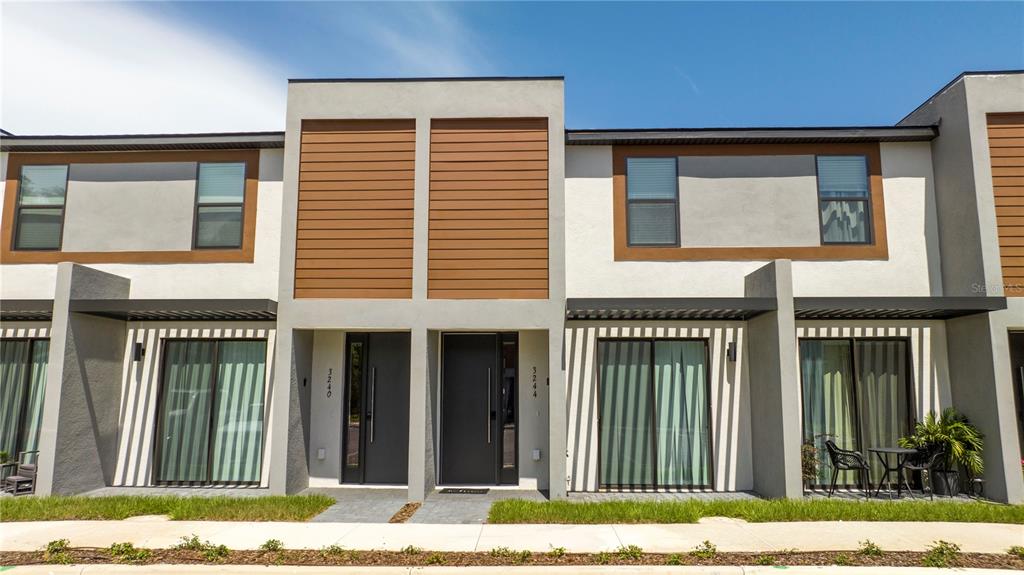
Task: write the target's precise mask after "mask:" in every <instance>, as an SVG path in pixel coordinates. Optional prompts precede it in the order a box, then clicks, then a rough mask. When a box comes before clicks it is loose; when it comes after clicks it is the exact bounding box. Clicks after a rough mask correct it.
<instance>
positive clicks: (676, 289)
mask: <svg viewBox="0 0 1024 575" xmlns="http://www.w3.org/2000/svg"><path fill="white" fill-rule="evenodd" d="M881 153H882V177H883V183H882V185H883V191H884V195H885V217H886V229H887V233H888V238H889V241H888V244H889V258H888V259H887V260H877V261H872V260H859V261H858V260H852V261H794V262H793V291H794V295H796V296H852V295H860V296H883V295H884V296H927V295H941V279H940V278H941V271H940V269H939V268H940V266H939V258H938V253H939V251H938V240H937V230H936V224H935V215H934V214H935V207H934V193H933V189H932V164H931V155H930V146H929V144H928V143H927V142H922V143H916V142H915V143H886V144H882V145H881ZM611 156H612V149H611V147H610V146H567V147H566V165H565V169H566V182H565V194H566V258H565V261H566V296H567V297H741V296H743V278H744V277H745V276H746V275H747V274H749V273H750V272H752V271H753V270H755V269H757V268H759V267H761V266H762V265H763V263H764V262H763V261H692V262H657V261H651V262H630V261H621V262H617V261H615V259H614V254H613V241H614V240H613V235H612V230H613V223H612V222H613V220H612V217H613V199H612V174H611V171H612V164H611V161H612V159H611ZM737 209H739V208H737ZM747 209H749V208H747ZM814 209H816V207H815V208H814ZM815 217H816V214H815Z"/></svg>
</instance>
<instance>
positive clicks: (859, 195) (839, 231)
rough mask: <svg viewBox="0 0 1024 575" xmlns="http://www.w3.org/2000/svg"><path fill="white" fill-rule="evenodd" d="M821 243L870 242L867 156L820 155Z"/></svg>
mask: <svg viewBox="0 0 1024 575" xmlns="http://www.w3.org/2000/svg"><path fill="white" fill-rule="evenodd" d="M817 162H818V207H819V209H820V211H821V243H823V244H869V243H871V200H870V197H871V192H870V187H869V185H868V160H867V158H866V157H864V156H818V157H817Z"/></svg>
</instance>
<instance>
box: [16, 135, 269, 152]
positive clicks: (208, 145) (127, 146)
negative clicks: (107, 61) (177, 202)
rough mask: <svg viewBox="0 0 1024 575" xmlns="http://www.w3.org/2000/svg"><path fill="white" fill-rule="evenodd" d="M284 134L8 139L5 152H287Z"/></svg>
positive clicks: (34, 137) (31, 136)
mask: <svg viewBox="0 0 1024 575" xmlns="http://www.w3.org/2000/svg"><path fill="white" fill-rule="evenodd" d="M283 147H284V132H227V133H209V134H129V135H93V136H62V135H56V136H37V135H25V136H5V137H4V138H3V141H0V151H2V152H138V151H145V150H244V149H260V148H283Z"/></svg>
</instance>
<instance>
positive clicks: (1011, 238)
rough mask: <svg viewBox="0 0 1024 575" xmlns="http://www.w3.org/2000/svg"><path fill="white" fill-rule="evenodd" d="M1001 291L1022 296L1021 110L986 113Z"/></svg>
mask: <svg viewBox="0 0 1024 575" xmlns="http://www.w3.org/2000/svg"><path fill="white" fill-rule="evenodd" d="M988 147H989V155H990V156H991V158H992V193H993V194H994V195H995V202H996V226H997V228H996V233H997V234H998V236H999V252H1000V255H1001V260H1002V262H1001V263H1002V268H1003V291H1004V293H1005V294H1006V295H1007V296H1011V297H1024V112H1018V113H1013V114H989V115H988Z"/></svg>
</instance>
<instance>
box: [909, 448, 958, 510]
mask: <svg viewBox="0 0 1024 575" xmlns="http://www.w3.org/2000/svg"><path fill="white" fill-rule="evenodd" d="M945 455H946V450H945V449H943V448H942V447H932V448H928V447H920V448H918V450H917V453H915V454H914V455H911V456H910V457H907V458H906V459H905V460H904V461H903V465H901V466H900V467H901V469H902V471H901V472H900V478H901V479H900V480H901V481H903V485H904V486H905V487H906V488H907V493H909V494H910V496H911V497H913V496H914V490H913V489H911V488H910V482H908V481H907V474H906V472H907V471H920V472H922V473H921V475H922V477H921V492H922V495H923V494H924V487H925V480H924V475H927V476H928V482H927V483H928V499H930V500H935V471H937V470H938V469H939V468H940V466H941V465H942V461H943V459H944V457H945ZM924 472H927V474H926V473H924ZM946 487H947V493H948V487H949V486H948V485H947V486H946Z"/></svg>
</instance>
